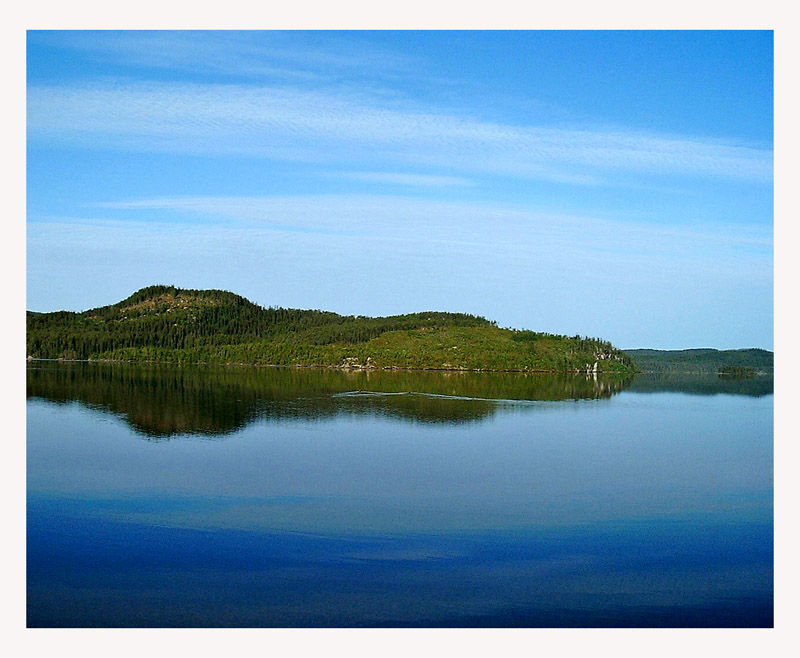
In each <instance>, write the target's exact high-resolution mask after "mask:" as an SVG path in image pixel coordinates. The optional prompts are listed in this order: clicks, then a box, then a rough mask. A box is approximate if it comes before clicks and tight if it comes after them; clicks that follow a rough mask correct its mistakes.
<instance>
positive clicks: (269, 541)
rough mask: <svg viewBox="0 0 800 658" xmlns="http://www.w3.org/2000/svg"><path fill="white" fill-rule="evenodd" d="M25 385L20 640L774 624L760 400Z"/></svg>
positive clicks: (112, 376) (561, 391)
mask: <svg viewBox="0 0 800 658" xmlns="http://www.w3.org/2000/svg"><path fill="white" fill-rule="evenodd" d="M28 374H29V377H28V396H29V401H28V567H27V568H28V625H29V626H114V627H116V626H191V627H199V626H268V627H271V626H447V627H463V626H480V627H500V626H522V627H541V626H548V627H549V626H556V627H558V626H561V627H574V626H578V627H584V626H625V627H632V626H645V627H653V626H662V627H691V626H712V627H729V626H748V627H753V626H758V627H763V626H772V623H773V602H772V594H773V516H772V513H773V512H772V509H773V493H772V491H773V489H772V468H773V452H772V435H773V428H772V405H773V398H772V394H771V385H770V386H768V387H766V388H765V387H764V386H761V388H759V385H756V384H753V383H752V382H749V383H746V384H742V386H743V387H744V388H742V389H741V390H737V389H736V387H735V386H734V387H733V388H731V384H730V383H729V382H720V383H719V386H718V387H717V389H715V388H714V386H713V384H714V381H713V378H712V380H708V381H706V382H705V383H704V384H703V385H702V386H699V387H698V386H697V385H696V383H695V384H693V385H692V386H691V387H687V388H686V390H691V391H696V390H698V388H699V389H700V390H703V391H704V393H703V394H698V393H696V392H691V393H690V392H682V390H681V388H680V387H678V388H677V389H676V387H675V386H674V383H673V384H672V385H670V386H665V387H664V388H663V389H659V388H658V386H653V384H652V381H651V382H647V386H646V387H644V386H643V387H642V388H641V389H640V390H641V392H638V391H637V383H636V381H635V380H634V381H633V382H630V381H628V382H613V381H612V382H602V381H601V382H594V381H591V380H586V379H585V378H583V379H581V380H574V381H573V380H568V379H565V380H561V381H557V380H555V379H553V378H539V379H531V378H524V377H522V376H511V375H497V376H491V375H480V376H479V375H466V374H465V375H457V376H453V375H450V376H448V375H441V374H428V375H422V374H420V375H419V376H413V375H409V374H399V373H398V374H396V375H393V374H392V373H381V374H379V376H374V375H371V376H369V377H368V376H367V374H366V373H360V374H357V375H347V374H345V373H331V372H321V373H315V372H306V373H301V374H298V373H297V371H275V370H271V371H269V372H264V371H258V370H255V369H240V370H236V369H225V370H219V371H214V370H205V371H204V370H199V369H195V370H191V369H186V368H184V369H183V370H181V369H178V368H172V369H171V368H151V369H147V368H142V367H140V368H135V367H133V366H129V367H124V368H123V367H121V366H116V367H114V366H102V365H93V366H89V365H88V364H75V365H69V364H33V365H32V366H31V367H30V369H29V373H28ZM754 386H755V388H753V387H754ZM709 387H710V388H709ZM748 387H749V388H748ZM476 390H477V391H480V390H484V391H487V392H492V393H493V397H494V398H496V399H491V398H492V396H488V397H482V398H479V397H478V396H476V395H475V394H474V393H475V392H476ZM715 390H716V392H714V391H715ZM645 391H646V392H645ZM499 395H502V398H498V396H499Z"/></svg>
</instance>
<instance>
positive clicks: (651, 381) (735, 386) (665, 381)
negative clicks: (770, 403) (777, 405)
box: [629, 373, 774, 397]
mask: <svg viewBox="0 0 800 658" xmlns="http://www.w3.org/2000/svg"><path fill="white" fill-rule="evenodd" d="M629 390H630V391H631V392H634V393H667V392H671V393H691V394H694V395H716V394H718V393H725V394H728V395H747V396H750V397H762V396H764V395H772V393H773V390H774V384H773V378H772V376H759V377H754V378H751V379H744V378H742V379H738V378H734V377H719V376H717V375H713V374H708V375H690V374H677V373H676V374H643V375H637V376H636V377H635V378H634V379H633V381H632V382H631V385H630V389H629Z"/></svg>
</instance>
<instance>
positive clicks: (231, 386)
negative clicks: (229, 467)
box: [27, 362, 630, 438]
mask: <svg viewBox="0 0 800 658" xmlns="http://www.w3.org/2000/svg"><path fill="white" fill-rule="evenodd" d="M27 374H28V377H27V388H28V397H37V398H43V399H46V400H50V401H53V402H71V401H79V402H82V403H83V404H85V405H87V406H89V407H92V408H95V409H100V410H103V411H110V412H113V413H116V414H120V415H121V416H122V417H123V418H124V419H125V420H126V421H127V422H128V423H129V424H130V425H131V426H132V427H133V428H134V429H135V430H137V431H138V432H140V433H143V434H145V435H147V436H149V437H153V438H163V437H169V436H172V435H176V434H186V433H191V434H199V435H219V434H227V433H230V432H233V431H235V430H238V429H240V428H242V427H244V426H246V425H247V424H249V423H251V422H253V421H254V420H256V419H257V418H264V419H271V420H278V421H279V420H319V419H324V418H329V417H332V416H335V415H338V414H342V413H347V414H359V415H379V416H390V417H394V418H398V419H403V420H407V421H415V422H422V423H465V422H475V421H480V420H482V419H485V418H487V417H489V416H491V415H492V414H494V413H495V410H496V409H497V404H496V402H495V401H496V400H569V399H573V400H575V399H597V398H606V397H610V396H611V395H613V394H615V393H618V392H619V391H621V390H623V388H625V387H626V386H627V385H628V383H629V381H630V380H629V379H602V378H601V379H596V378H594V377H591V376H589V377H587V376H585V375H577V376H576V375H530V374H522V373H466V372H419V371H392V372H385V371H341V370H330V369H308V368H306V369H294V368H257V367H224V366H174V365H157V364H128V363H87V362H72V363H70V362H32V363H31V364H29V366H28V372H27Z"/></svg>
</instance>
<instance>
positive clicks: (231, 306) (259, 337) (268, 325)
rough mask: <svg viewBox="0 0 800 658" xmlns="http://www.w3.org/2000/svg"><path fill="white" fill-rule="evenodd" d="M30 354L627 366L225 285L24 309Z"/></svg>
mask: <svg viewBox="0 0 800 658" xmlns="http://www.w3.org/2000/svg"><path fill="white" fill-rule="evenodd" d="M27 329H28V331H27V350H28V356H30V357H32V358H49V359H58V358H62V359H108V360H131V361H163V362H178V363H190V362H191V363H196V362H203V363H251V364H263V365H301V366H332V367H352V368H436V369H446V370H448V369H451V370H457V369H469V370H525V371H584V372H585V371H597V372H631V371H633V370H634V369H635V366H634V364H633V362H632V361H631V360H630V359H629V358H628V357H627V356H626V355H625V354H624V353H623V352H621V351H619V350H617V349H615V348H614V347H613V346H612V345H611V344H610V343H608V342H606V341H601V340H599V339H593V338H586V337H583V338H582V337H580V336H573V337H567V336H558V335H553V334H547V333H539V332H533V331H519V330H512V329H501V328H499V327H497V326H496V323H494V322H491V321H489V320H487V319H485V318H482V317H478V316H474V315H468V314H462V313H442V312H423V313H412V314H407V315H397V316H391V317H378V318H371V317H364V316H342V315H338V314H336V313H330V312H325V311H316V310H297V309H284V308H263V307H261V306H258V305H256V304H253V303H252V302H250V301H248V300H247V299H245V298H243V297H241V296H239V295H235V294H233V293H230V292H225V291H220V290H184V289H180V288H175V287H171V286H151V287H149V288H144V289H142V290H139V291H138V292H136V293H134V294H133V295H131V296H130V297H128V298H127V299H125V300H123V301H121V302H119V303H117V304H113V305H110V306H104V307H101V308H97V309H91V310H88V311H84V312H82V313H72V312H68V311H60V312H55V313H28V317H27Z"/></svg>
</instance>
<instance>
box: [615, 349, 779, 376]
mask: <svg viewBox="0 0 800 658" xmlns="http://www.w3.org/2000/svg"><path fill="white" fill-rule="evenodd" d="M626 353H627V354H628V356H630V357H631V358H633V359H634V360H635V361H636V365H637V366H638V367H639V369H640V370H641V371H642V372H653V373H670V372H675V373H678V372H683V373H707V374H716V373H718V372H720V371H721V370H722V369H723V368H726V367H729V366H737V367H744V368H751V369H753V370H754V371H755V372H756V373H764V374H770V373H772V371H773V362H774V354H773V353H772V352H769V351H767V350H761V349H744V350H713V349H695V350H627V352H626Z"/></svg>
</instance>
